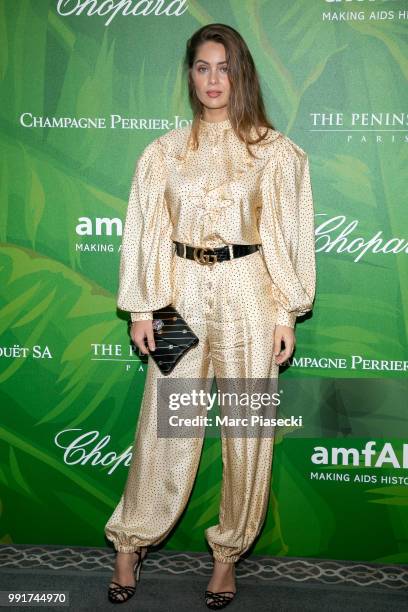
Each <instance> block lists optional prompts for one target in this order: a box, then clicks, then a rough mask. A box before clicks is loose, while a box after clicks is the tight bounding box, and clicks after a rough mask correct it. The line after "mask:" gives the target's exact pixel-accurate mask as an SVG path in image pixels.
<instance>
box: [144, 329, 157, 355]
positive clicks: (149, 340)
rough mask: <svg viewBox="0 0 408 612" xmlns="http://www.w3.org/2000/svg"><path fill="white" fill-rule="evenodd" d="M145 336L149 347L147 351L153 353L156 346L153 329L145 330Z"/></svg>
mask: <svg viewBox="0 0 408 612" xmlns="http://www.w3.org/2000/svg"><path fill="white" fill-rule="evenodd" d="M146 335H147V344H148V345H149V349H150V350H151V351H154V350H155V349H156V344H155V342H154V334H153V327H152V328H151V329H148V330H147V332H146Z"/></svg>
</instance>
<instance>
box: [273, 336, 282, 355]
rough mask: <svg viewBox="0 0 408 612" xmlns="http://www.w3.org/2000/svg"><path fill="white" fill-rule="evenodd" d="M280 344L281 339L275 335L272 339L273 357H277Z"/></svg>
mask: <svg viewBox="0 0 408 612" xmlns="http://www.w3.org/2000/svg"><path fill="white" fill-rule="evenodd" d="M281 342H282V337H281V335H280V334H275V338H274V342H273V354H274V355H275V357H276V356H277V355H279V353H280V351H281Z"/></svg>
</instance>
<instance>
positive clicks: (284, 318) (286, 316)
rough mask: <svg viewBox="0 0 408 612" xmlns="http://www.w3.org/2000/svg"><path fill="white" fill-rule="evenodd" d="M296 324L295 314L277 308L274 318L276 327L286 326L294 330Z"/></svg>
mask: <svg viewBox="0 0 408 612" xmlns="http://www.w3.org/2000/svg"><path fill="white" fill-rule="evenodd" d="M295 323H296V313H294V312H288V311H287V310H285V309H284V308H282V306H280V307H279V308H278V312H277V316H276V325H287V326H288V327H291V328H292V329H294V327H295Z"/></svg>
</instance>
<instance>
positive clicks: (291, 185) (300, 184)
mask: <svg viewBox="0 0 408 612" xmlns="http://www.w3.org/2000/svg"><path fill="white" fill-rule="evenodd" d="M276 153H277V154H276V155H274V154H273V155H272V156H271V159H270V160H269V162H268V163H267V164H266V166H265V168H264V170H263V175H262V177H261V199H262V209H261V214H260V221H259V233H260V237H261V241H262V251H263V254H264V259H265V262H266V265H267V268H268V271H269V274H270V276H271V279H272V283H273V285H272V286H273V291H274V296H275V299H276V301H277V303H278V313H277V321H276V323H277V325H287V326H289V327H292V328H294V327H295V322H296V318H297V317H298V316H300V315H303V314H305V313H306V312H308V311H309V310H311V309H312V307H313V300H314V295H315V288H316V261H315V230H314V207H313V193H312V187H311V182H310V170H309V158H308V156H307V154H306V153H305V152H304V151H303V149H301V148H300V147H299V146H298V145H296V144H295V143H294V142H293V141H292V140H290V139H289V138H288V137H284V140H283V142H282V141H281V143H280V145H279V147H278V148H277V151H276Z"/></svg>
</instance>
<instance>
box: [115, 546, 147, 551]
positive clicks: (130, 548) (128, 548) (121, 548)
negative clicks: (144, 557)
mask: <svg viewBox="0 0 408 612" xmlns="http://www.w3.org/2000/svg"><path fill="white" fill-rule="evenodd" d="M140 548H141V546H123V544H118V545H117V546H115V549H116V551H117V552H124V553H131V552H136V551H138V550H139V549H140ZM143 548H144V547H143Z"/></svg>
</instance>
